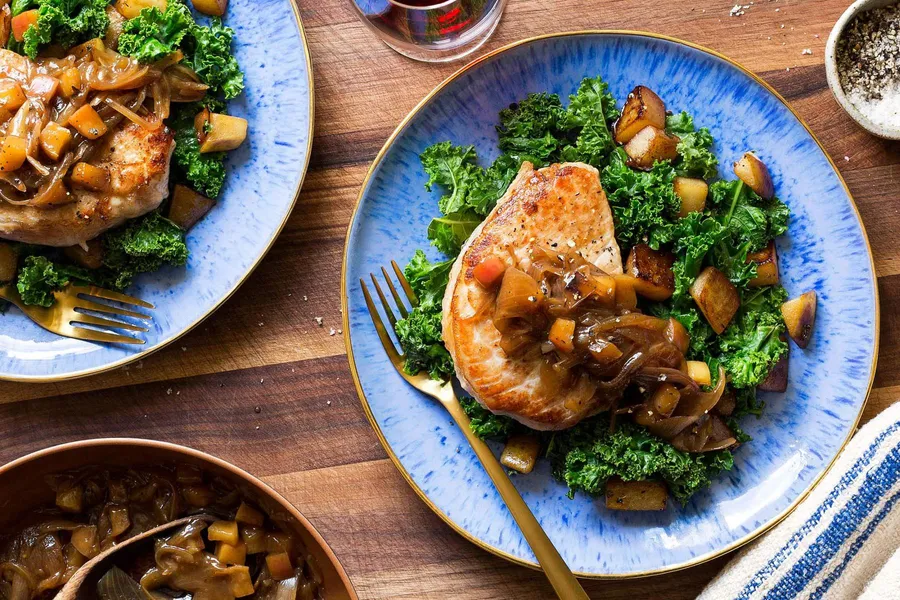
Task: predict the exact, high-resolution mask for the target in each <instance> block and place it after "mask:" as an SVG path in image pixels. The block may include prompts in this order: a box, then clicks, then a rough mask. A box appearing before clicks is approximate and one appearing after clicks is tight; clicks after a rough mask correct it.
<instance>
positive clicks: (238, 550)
mask: <svg viewBox="0 0 900 600" xmlns="http://www.w3.org/2000/svg"><path fill="white" fill-rule="evenodd" d="M216 558H218V559H219V560H220V561H222V562H223V563H225V564H227V565H242V564H244V562H246V560H247V546H246V545H244V544H243V543H241V542H239V543H238V544H237V545H236V546H232V545H231V544H226V543H225V542H219V544H218V545H217V546H216Z"/></svg>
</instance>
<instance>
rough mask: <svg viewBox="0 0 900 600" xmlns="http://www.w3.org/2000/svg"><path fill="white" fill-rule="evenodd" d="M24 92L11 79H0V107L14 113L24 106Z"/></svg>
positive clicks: (18, 84)
mask: <svg viewBox="0 0 900 600" xmlns="http://www.w3.org/2000/svg"><path fill="white" fill-rule="evenodd" d="M25 100H27V98H26V97H25V92H24V91H23V90H22V85H21V84H20V83H19V82H18V81H15V80H13V79H0V107H2V108H5V109H6V110H8V111H10V112H15V111H17V110H19V108H20V107H21V106H22V105H23V104H25Z"/></svg>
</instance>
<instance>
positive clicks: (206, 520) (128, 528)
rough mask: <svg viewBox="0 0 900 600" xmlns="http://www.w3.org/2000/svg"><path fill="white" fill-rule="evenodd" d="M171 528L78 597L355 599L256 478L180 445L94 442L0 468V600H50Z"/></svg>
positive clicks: (336, 567) (294, 516) (310, 535)
mask: <svg viewBox="0 0 900 600" xmlns="http://www.w3.org/2000/svg"><path fill="white" fill-rule="evenodd" d="M195 516H196V518H193V517H195ZM176 520H186V521H187V523H186V524H184V525H179V526H178V527H175V528H170V529H168V530H166V531H165V532H164V533H162V534H159V535H158V536H154V537H152V538H150V539H147V540H146V541H138V543H135V544H131V545H129V546H127V547H124V546H123V548H122V549H121V550H120V551H119V552H116V553H115V554H113V555H112V557H111V558H109V559H108V560H104V561H102V562H101V563H100V564H99V565H98V566H97V567H96V568H94V569H93V570H92V571H91V574H90V576H89V577H88V579H87V580H86V582H85V584H84V585H83V586H82V588H81V592H80V593H79V595H78V598H84V599H95V598H96V599H99V600H122V599H124V600H129V599H130V598H140V599H149V598H153V599H154V600H167V599H176V598H177V599H186V598H191V599H193V600H206V599H209V600H212V599H215V600H230V599H232V598H250V599H260V600H356V598H357V595H356V593H355V591H354V590H353V587H352V585H351V583H350V580H349V578H348V577H347V574H346V573H345V572H344V569H343V567H342V566H341V564H340V562H338V560H337V558H336V557H335V555H334V553H333V552H332V551H331V549H330V548H329V547H328V545H327V544H326V543H325V541H324V540H323V539H322V537H321V536H320V535H319V533H318V532H317V531H316V530H315V528H314V527H313V526H312V525H311V524H310V523H309V521H307V520H306V519H305V518H304V517H303V516H302V515H301V514H300V513H299V512H298V511H297V509H296V508H294V507H293V506H292V505H291V504H290V503H289V502H287V500H285V499H284V498H282V497H281V496H280V495H279V494H278V493H276V492H275V491H274V490H273V489H272V488H270V487H268V486H267V485H266V484H264V483H262V482H261V481H260V480H259V479H257V478H255V477H253V476H252V475H250V474H248V473H246V472H245V471H243V470H241V469H239V468H237V467H235V466H233V465H231V464H228V463H226V462H224V461H222V460H220V459H218V458H215V457H213V456H210V455H209V454H205V453H203V452H199V451H197V450H193V449H191V448H186V447H184V446H177V445H174V444H168V443H164V442H155V441H149V440H138V439H100V440H90V441H83V442H74V443H70V444H64V445H61V446H54V447H52V448H47V449H45V450H41V451H39V452H36V453H34V454H30V455H28V456H25V457H24V458H21V459H18V460H16V461H13V462H12V463H9V464H7V465H6V466H3V467H0V599H2V600H6V599H10V600H33V599H34V600H44V599H50V598H53V597H54V596H55V595H56V593H57V592H58V591H59V590H60V588H62V587H63V586H64V585H65V583H66V582H67V581H68V580H69V579H70V578H71V577H72V575H73V574H74V573H75V572H76V571H77V570H78V569H79V568H80V567H81V566H82V565H84V564H85V563H87V562H88V561H90V560H91V559H92V558H94V557H96V556H98V555H100V554H101V553H102V552H104V551H106V550H108V549H110V548H112V547H115V546H116V545H118V544H121V543H122V542H124V541H126V540H128V539H131V538H133V537H135V536H138V535H140V534H141V533H143V532H147V531H149V530H151V529H154V528H156V527H159V526H160V525H164V524H166V523H170V522H173V521H176Z"/></svg>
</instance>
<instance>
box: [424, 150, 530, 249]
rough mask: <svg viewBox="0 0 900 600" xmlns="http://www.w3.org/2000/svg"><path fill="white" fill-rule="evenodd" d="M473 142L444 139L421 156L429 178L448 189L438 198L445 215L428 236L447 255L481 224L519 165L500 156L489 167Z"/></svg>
mask: <svg viewBox="0 0 900 600" xmlns="http://www.w3.org/2000/svg"><path fill="white" fill-rule="evenodd" d="M477 159H478V157H477V156H476V155H475V148H474V146H454V145H453V144H452V143H450V142H441V143H439V144H434V145H432V146H429V147H428V148H426V149H425V151H424V152H423V153H422V155H421V157H420V160H421V161H422V167H423V168H424V170H425V173H426V174H427V175H428V181H427V182H426V183H425V188H426V189H427V190H431V189H432V187H433V186H435V185H438V186H440V187H442V188H443V189H445V190H446V191H447V192H448V193H447V194H445V195H444V196H442V197H441V199H440V200H439V201H438V208H439V209H440V211H441V213H442V215H443V216H441V217H437V218H435V219H434V220H432V222H431V224H430V225H429V226H428V239H429V240H431V243H432V244H433V245H434V246H435V247H436V248H437V249H438V250H440V251H441V252H443V253H444V254H446V255H447V256H452V257H455V256H456V255H457V254H459V251H460V248H462V245H463V243H465V241H466V240H467V239H469V236H470V235H471V234H472V232H473V231H474V230H475V228H476V227H478V224H479V223H481V221H483V220H484V217H485V216H487V214H488V213H489V212H490V211H491V210H492V209H493V208H494V205H495V204H496V203H497V200H498V199H499V198H500V197H501V196H502V195H503V193H504V192H505V191H506V188H508V187H509V184H510V183H511V182H512V180H513V178H514V177H515V175H516V170H517V169H518V165H517V164H515V163H514V162H512V161H510V160H509V158H508V157H501V158H500V159H497V161H495V162H494V164H493V165H491V167H490V168H489V169H487V170H485V169H482V168H481V167H480V166H478V163H477Z"/></svg>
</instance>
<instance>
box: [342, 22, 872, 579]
mask: <svg viewBox="0 0 900 600" xmlns="http://www.w3.org/2000/svg"><path fill="white" fill-rule="evenodd" d="M597 74H601V75H603V77H605V78H606V80H607V81H608V82H609V83H610V87H611V91H612V92H613V94H614V95H615V97H616V98H619V99H622V98H624V97H625V96H626V95H627V94H628V92H629V91H630V90H631V89H632V88H633V87H634V86H635V85H637V84H644V85H647V86H649V87H650V88H652V89H653V90H655V91H656V92H657V93H658V94H659V95H660V96H661V97H662V98H664V99H665V101H666V104H667V106H668V107H670V108H671V109H673V110H682V109H684V110H687V111H689V112H691V113H692V114H693V115H694V117H695V119H696V122H697V123H698V124H700V125H702V126H706V127H709V128H710V129H711V130H712V133H713V135H714V137H715V138H716V140H717V147H716V152H717V154H718V156H719V157H720V160H721V164H722V165H723V168H722V173H725V172H726V171H728V170H729V169H727V167H726V165H730V164H731V163H732V162H733V161H734V160H736V159H737V158H739V157H740V155H741V154H742V153H743V152H744V151H746V150H748V149H754V150H756V151H757V152H758V154H759V155H760V156H761V157H762V159H763V160H764V161H765V162H766V163H767V164H768V166H769V168H770V170H771V171H772V175H773V177H774V181H775V186H776V189H777V191H778V194H779V196H780V197H781V198H782V199H783V200H785V201H786V202H787V203H788V205H789V206H790V208H791V212H792V220H791V224H790V231H789V232H788V235H786V236H784V237H783V238H781V239H780V240H779V245H778V252H779V256H780V259H781V276H782V279H783V283H784V285H785V287H786V288H787V290H788V292H789V293H790V294H791V295H796V294H798V293H801V292H804V291H806V290H810V289H814V290H816V292H817V293H818V295H819V310H818V320H817V323H816V333H815V335H814V336H813V341H812V343H811V344H810V346H809V348H807V349H806V350H805V351H799V350H797V349H796V347H795V348H794V351H793V353H792V357H791V371H790V386H789V388H788V392H787V393H786V394H770V395H767V397H765V401H766V403H767V408H766V411H765V413H764V416H763V417H762V418H761V419H759V420H757V419H753V418H750V419H747V420H746V421H745V423H744V425H745V426H746V429H747V432H748V433H749V434H750V435H752V436H753V438H754V441H753V443H751V444H748V445H746V446H744V447H742V448H741V449H740V450H739V451H738V452H737V456H736V463H737V464H736V467H735V469H734V470H733V471H732V472H730V473H728V474H726V475H724V476H723V477H720V478H719V480H718V481H716V482H715V484H714V485H713V486H712V488H711V489H709V490H708V491H705V492H702V493H700V494H698V495H697V496H695V498H694V499H693V500H692V501H691V503H690V504H688V506H686V507H684V508H681V507H679V506H670V508H669V509H668V510H666V511H665V512H662V513H652V514H651V513H623V512H611V511H609V510H606V509H605V508H604V507H603V506H602V502H597V501H596V500H593V499H591V498H588V497H585V496H583V495H579V496H578V497H577V498H576V499H575V500H569V499H568V498H566V488H565V486H563V485H562V484H559V483H557V482H556V481H555V480H554V479H553V478H552V477H551V475H550V472H549V469H548V466H547V465H546V464H543V465H541V466H540V467H539V468H538V469H536V472H535V473H533V474H532V475H530V476H524V477H516V478H515V479H514V481H515V483H516V486H517V487H518V488H519V490H520V491H521V492H522V495H523V496H524V497H525V500H526V502H527V503H528V505H529V506H530V507H531V508H532V510H533V511H534V513H535V515H536V516H537V518H538V520H539V521H540V522H541V524H542V525H543V527H544V529H545V530H546V531H547V534H548V535H549V536H550V538H551V539H552V540H553V542H554V543H555V544H556V547H557V548H559V550H560V552H561V553H562V555H563V557H564V558H565V560H566V562H568V564H569V566H570V567H572V569H573V570H575V571H576V572H577V573H579V574H582V575H584V576H589V577H627V576H638V575H647V574H651V573H660V572H665V571H669V570H673V569H677V568H682V567H686V566H688V565H692V564H696V563H699V562H702V561H704V560H708V559H710V558H713V557H715V556H718V555H720V554H722V553H724V552H726V551H727V550H729V549H732V548H735V547H737V546H738V545H740V544H742V543H745V542H747V541H748V540H750V539H751V538H753V537H754V536H755V535H757V534H759V533H761V532H762V531H763V530H765V529H766V528H767V527H770V526H772V525H773V524H774V523H776V522H777V521H778V520H780V519H781V518H783V517H784V516H785V515H786V514H787V513H788V512H789V511H790V509H791V508H792V507H793V506H794V505H796V504H797V502H799V500H800V499H801V498H802V497H803V496H804V495H805V494H806V493H807V492H808V491H809V489H810V488H811V487H812V485H813V484H814V483H815V482H816V481H817V480H818V479H819V478H820V477H821V476H822V474H823V473H824V471H825V470H826V469H827V468H828V466H829V465H830V464H831V462H832V460H833V459H834V458H835V456H836V455H837V453H838V452H839V451H840V449H841V448H842V447H843V445H844V443H845V442H846V441H847V439H848V437H849V436H850V434H851V433H852V432H853V430H854V428H855V424H856V422H857V419H858V417H859V415H860V413H861V411H862V408H863V405H864V403H865V401H866V395H867V393H868V390H869V387H870V384H871V381H872V376H873V370H874V366H875V356H876V351H877V340H878V335H877V333H878V302H877V296H876V294H877V292H876V287H875V278H874V271H873V267H872V257H871V254H870V252H869V246H868V242H867V239H866V234H865V231H864V230H863V226H862V223H861V222H860V219H859V215H858V214H857V211H856V208H855V206H854V204H853V200H852V199H851V198H850V195H849V194H848V192H847V188H846V186H845V185H844V182H843V180H842V179H841V177H840V175H839V174H838V173H837V171H836V170H835V167H834V165H833V164H832V162H831V161H830V159H829V158H828V156H827V155H826V154H825V152H824V151H823V150H822V148H821V147H820V146H819V144H818V143H817V142H816V140H815V138H814V137H813V136H812V134H811V133H810V132H809V131H808V130H807V129H806V127H805V126H804V125H803V123H802V122H801V121H800V120H799V119H798V118H797V116H796V115H795V114H794V113H793V112H792V111H791V109H790V108H789V107H788V106H787V105H786V103H785V101H784V100H783V99H781V98H780V97H779V96H778V95H777V94H776V93H775V92H774V91H773V90H772V89H771V88H769V87H768V86H767V85H765V84H764V83H763V82H761V81H760V80H759V79H757V78H756V77H754V76H753V75H752V74H750V73H749V72H747V71H746V70H744V69H743V68H741V67H739V66H737V65H736V64H734V63H733V62H731V61H729V60H727V59H725V58H724V57H721V56H718V55H716V54H714V53H711V52H709V51H707V50H704V49H701V48H697V47H694V46H691V45H689V44H686V43H684V42H679V41H677V40H672V39H666V38H662V37H660V36H654V35H647V34H637V33H618V32H596V33H591V32H588V33H576V34H567V35H558V36H549V37H544V38H540V39H535V40H530V41H526V42H522V43H519V44H515V45H513V46H511V47H508V48H505V49H503V50H500V51H498V52H495V53H493V54H491V55H489V56H486V57H484V58H482V59H480V60H478V61H476V62H475V63H473V64H472V65H470V66H468V67H466V68H464V69H463V70H462V71H460V72H459V73H457V74H456V75H454V76H453V77H451V78H450V79H449V80H448V81H446V82H445V83H444V84H442V85H441V86H440V87H439V88H438V89H437V90H436V91H435V92H434V93H433V94H432V95H430V96H429V97H428V98H427V99H426V100H425V101H424V102H423V103H422V104H421V105H420V106H419V107H418V108H416V109H415V110H414V111H413V113H412V114H411V115H410V116H409V117H408V118H407V119H406V120H405V121H404V122H403V124H402V125H401V126H400V128H399V129H398V130H397V131H396V132H395V133H394V135H393V136H392V137H391V139H390V140H389V141H388V144H387V145H386V146H385V148H384V150H383V151H382V152H381V153H380V154H379V156H378V158H377V159H376V161H375V164H374V165H373V167H372V170H371V171H370V173H369V177H368V178H367V180H366V182H365V184H364V187H363V190H362V192H361V195H360V200H359V206H358V207H357V209H356V213H355V215H354V218H353V222H352V224H351V227H350V232H349V240H348V245H347V250H346V256H345V263H344V283H345V288H346V289H345V292H346V293H345V295H344V315H345V319H346V321H347V323H346V331H347V336H348V339H347V341H348V349H349V351H350V355H351V360H352V363H353V366H354V374H355V375H356V378H357V383H358V386H359V391H360V396H361V398H362V401H363V405H364V407H365V408H366V410H367V412H368V414H369V417H370V418H371V421H372V425H373V427H374V428H375V431H376V433H377V434H378V435H379V437H380V438H381V441H382V442H383V443H384V446H385V448H386V449H387V451H388V453H389V454H390V456H391V457H392V458H393V459H394V462H395V463H396V464H397V467H398V468H399V469H400V471H401V472H402V473H403V475H404V476H405V477H406V478H407V479H408V480H409V482H410V484H411V485H412V486H413V487H414V489H415V490H416V491H417V492H418V493H419V495H420V496H421V497H422V499H423V500H424V501H425V502H426V503H427V504H428V505H429V506H430V507H431V508H432V509H433V510H434V511H435V512H436V513H438V515H440V516H441V517H442V518H443V519H444V520H445V521H447V522H448V523H449V524H450V525H451V526H452V527H454V529H456V530H457V531H459V532H460V533H461V534H463V535H464V536H466V537H467V538H468V539H470V540H471V541H473V542H474V543H476V544H478V545H479V546H481V547H483V548H485V549H487V550H490V551H492V552H495V553H496V554H499V555H501V556H504V557H506V558H508V559H510V560H513V561H516V562H519V563H523V564H530V565H533V564H534V556H533V555H532V553H531V551H530V550H529V548H528V546H527V544H526V543H525V540H524V539H523V537H522V535H521V534H520V532H519V530H518V529H517V528H516V524H515V522H514V521H513V519H512V517H511V516H510V514H509V512H508V511H507V510H506V508H505V506H504V504H503V502H502V501H501V500H500V497H499V495H498V494H497V493H496V492H495V490H494V488H493V487H492V485H491V482H490V480H489V479H488V477H487V475H486V474H485V473H484V471H483V470H482V469H481V467H480V465H479V464H478V461H477V459H476V457H475V455H474V453H473V452H472V451H471V450H470V448H469V447H468V445H467V444H466V441H465V439H464V438H463V436H462V434H461V433H460V432H459V431H458V430H457V428H456V427H455V426H454V425H453V423H452V421H451V420H450V418H449V417H448V416H447V415H446V414H445V413H444V411H443V409H442V408H441V407H440V406H439V405H438V404H437V403H436V402H432V401H430V400H429V399H428V398H426V397H424V396H422V395H420V394H418V393H417V392H415V391H414V390H413V389H412V388H410V387H409V386H408V385H406V384H405V383H404V382H403V380H402V379H401V378H400V377H399V376H398V375H397V374H396V373H395V372H394V370H393V369H392V367H391V365H390V363H389V362H388V360H387V358H386V356H385V354H384V351H383V350H382V348H381V345H380V344H379V341H378V337H377V336H376V334H375V331H374V329H373V327H372V323H371V321H370V319H369V316H368V314H367V313H366V309H365V305H364V303H363V297H362V293H361V292H360V290H359V286H358V284H357V283H354V282H358V281H359V279H360V278H361V277H366V276H367V275H368V273H370V272H376V271H377V270H378V268H379V267H380V266H381V265H385V264H388V263H389V261H390V260H391V259H396V260H397V261H398V262H405V261H406V260H408V259H409V257H410V256H411V255H412V254H413V252H414V251H415V249H416V248H427V247H428V241H427V239H426V227H427V225H428V222H429V220H430V219H431V218H432V216H434V215H435V214H436V212H437V195H438V194H437V192H435V193H433V194H429V193H426V192H425V190H424V187H423V185H424V183H425V179H426V177H425V175H424V173H423V172H422V169H421V167H420V163H419V160H418V155H419V153H420V152H421V151H422V150H423V149H425V148H426V147H427V146H428V145H430V144H432V143H435V142H439V141H443V140H451V141H453V142H454V143H457V144H475V146H476V148H477V150H478V155H479V156H480V157H482V158H483V159H484V160H485V161H487V160H489V159H491V160H492V159H493V157H495V156H496V155H497V139H496V134H495V133H494V125H495V123H496V119H497V113H498V111H499V110H500V109H501V108H503V107H504V106H506V105H508V104H509V103H511V102H513V101H515V100H517V99H520V98H523V97H524V96H525V95H526V94H527V93H528V92H539V91H549V92H553V93H557V94H560V95H562V96H564V97H565V96H567V95H568V94H570V93H573V92H574V91H575V89H576V88H577V86H578V83H579V81H580V80H581V79H582V78H583V77H585V76H594V75H597ZM435 257H436V255H435ZM496 449H497V450H498V451H499V448H496Z"/></svg>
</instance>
